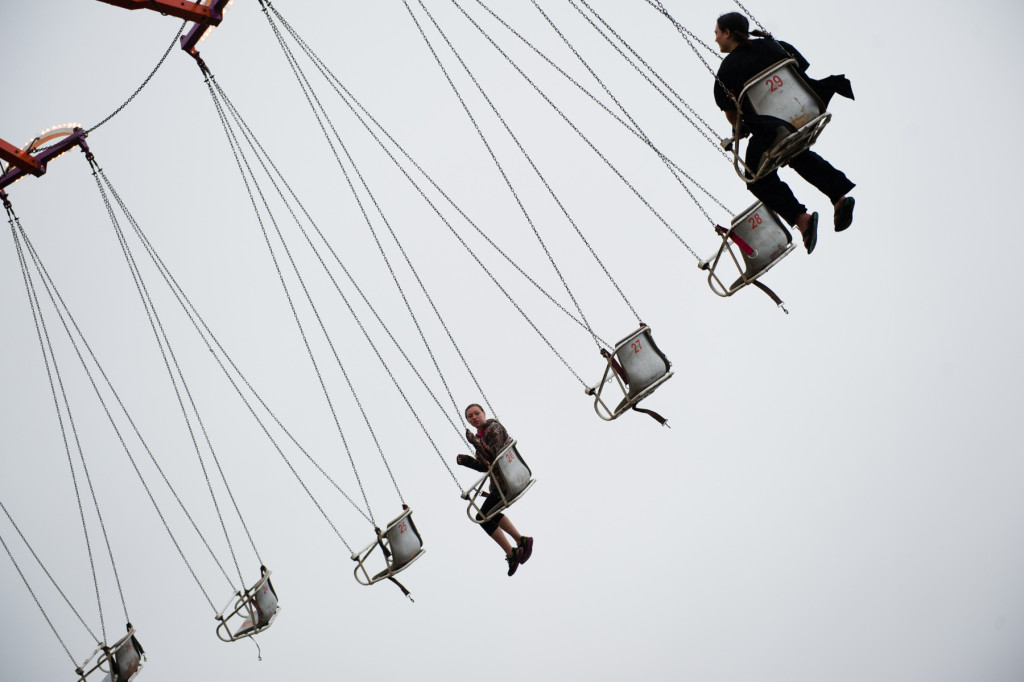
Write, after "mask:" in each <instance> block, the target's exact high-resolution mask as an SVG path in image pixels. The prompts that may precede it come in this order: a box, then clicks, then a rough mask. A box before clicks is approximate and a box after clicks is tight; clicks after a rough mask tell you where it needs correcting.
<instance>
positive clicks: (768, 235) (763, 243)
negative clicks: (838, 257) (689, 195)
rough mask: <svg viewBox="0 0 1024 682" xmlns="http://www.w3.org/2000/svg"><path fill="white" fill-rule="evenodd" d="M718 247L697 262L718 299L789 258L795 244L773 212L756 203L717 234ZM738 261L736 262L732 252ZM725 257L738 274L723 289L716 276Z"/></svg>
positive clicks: (730, 293) (734, 291)
mask: <svg viewBox="0 0 1024 682" xmlns="http://www.w3.org/2000/svg"><path fill="white" fill-rule="evenodd" d="M720 235H721V237H722V245H721V246H719V247H718V251H717V252H716V253H715V255H714V256H712V257H711V258H709V259H707V260H706V261H701V263H700V268H701V269H703V270H707V271H708V285H709V286H710V287H711V290H712V291H713V292H715V293H716V294H718V295H719V296H722V297H728V296H732V295H733V294H735V293H736V292H737V291H739V290H740V289H742V288H743V287H745V286H747V285H748V284H751V283H753V282H754V281H755V280H757V278H759V277H760V276H761V275H763V274H764V273H766V272H768V271H769V270H771V269H772V268H773V267H775V266H776V265H777V264H778V263H779V261H781V260H782V259H783V258H785V257H786V256H787V255H789V252H790V251H792V250H793V248H794V247H795V246H796V244H795V243H794V242H793V237H792V235H790V233H789V230H787V229H786V226H785V225H783V224H782V221H781V220H780V219H779V216H778V215H776V214H775V212H774V211H772V210H771V209H769V208H768V207H766V206H765V205H764V204H763V203H761V202H760V201H758V202H757V203H755V204H752V205H751V206H748V207H747V209H746V210H745V211H743V212H742V213H740V214H739V215H737V216H736V217H735V218H733V221H732V225H731V227H730V229H729V230H727V231H723V232H720ZM737 251H739V255H740V257H739V258H737V256H736V252H737ZM726 253H728V254H729V258H728V259H727V260H729V261H731V262H732V263H733V265H735V266H736V269H737V271H738V272H739V275H740V276H739V279H737V280H736V281H735V282H733V283H732V284H731V285H729V286H726V285H725V283H724V282H723V281H722V279H721V278H720V277H719V276H718V266H719V265H720V264H721V263H722V261H723V259H722V256H723V255H724V254H726Z"/></svg>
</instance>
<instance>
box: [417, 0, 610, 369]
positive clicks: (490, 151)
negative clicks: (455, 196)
mask: <svg viewBox="0 0 1024 682" xmlns="http://www.w3.org/2000/svg"><path fill="white" fill-rule="evenodd" d="M418 1H419V5H420V8H421V9H422V10H423V12H424V13H425V14H426V15H427V17H428V18H429V19H430V21H431V23H432V24H433V25H434V28H435V29H436V30H437V32H438V33H440V34H441V37H442V38H443V39H444V41H445V43H446V44H447V45H448V49H450V50H451V51H452V54H453V55H455V58H456V59H457V60H458V62H459V64H460V65H461V66H462V68H463V70H464V71H465V72H466V74H467V75H468V76H469V78H470V80H472V81H473V84H474V85H475V86H476V88H477V91H478V92H479V93H480V95H481V96H482V97H483V98H484V101H486V102H487V104H488V106H489V107H490V108H491V111H492V112H493V113H494V115H495V116H496V117H497V119H498V120H499V121H500V122H501V124H502V126H503V127H504V128H505V131H506V132H507V133H508V135H509V137H511V138H512V140H513V142H515V143H516V146H517V147H518V148H519V151H520V152H522V154H523V157H524V158H525V159H526V161H527V162H528V163H529V164H530V167H531V168H533V170H534V172H535V173H536V174H537V177H538V178H539V179H540V181H541V182H542V183H544V186H545V187H546V188H547V190H548V192H549V193H550V194H551V195H552V196H554V192H552V190H551V187H550V186H549V185H548V182H547V180H546V179H545V178H544V176H543V175H542V174H541V172H540V170H539V169H538V168H537V166H536V165H535V164H534V163H533V159H531V158H530V156H529V154H527V153H526V149H524V148H523V145H522V143H520V142H519V139H518V138H517V137H516V136H515V134H514V133H513V132H512V129H511V128H510V127H509V125H508V123H507V122H506V121H505V119H504V117H503V116H502V115H501V114H500V113H499V112H498V109H497V107H495V106H494V103H493V102H491V99H490V98H489V97H488V96H487V93H486V92H485V91H484V89H483V87H482V86H481V85H480V83H479V81H477V79H476V76H475V75H473V72H472V71H471V70H470V69H469V66H467V65H466V62H465V61H464V60H463V59H462V56H461V55H460V54H459V53H458V51H457V50H456V49H455V47H454V46H453V45H452V43H451V41H450V40H449V39H448V36H447V35H446V34H445V32H444V31H442V30H441V27H440V26H439V25H438V23H437V21H435V19H434V16H433V15H432V14H431V13H430V10H428V9H427V8H426V5H424V4H423V2H422V0H418ZM403 4H404V5H405V7H406V10H407V11H408V12H409V16H411V17H412V19H413V22H415V24H416V27H417V28H418V29H419V32H420V35H421V36H422V37H423V40H424V41H425V42H426V43H427V47H428V48H429V49H430V52H431V54H432V55H433V56H434V60H435V61H436V62H437V65H438V66H439V67H440V69H441V71H442V72H443V73H444V76H445V79H446V80H447V81H448V84H449V85H450V86H451V88H452V91H453V92H454V93H455V96H456V97H457V98H458V100H459V103H460V104H461V105H462V108H463V110H464V111H465V112H466V115H467V116H468V117H469V119H470V122H471V123H472V124H473V127H474V128H475V129H476V132H477V134H478V135H479V136H480V140H481V142H483V145H484V147H485V148H486V149H487V153H488V154H489V155H490V157H491V160H493V161H494V164H495V166H497V168H498V172H499V173H501V176H502V178H503V179H504V180H505V185H506V186H507V187H508V190H509V192H511V193H512V196H513V198H514V199H515V201H516V204H517V205H518V206H519V209H520V211H521V212H522V214H523V217H525V218H526V222H527V223H529V225H530V229H531V230H532V231H533V234H534V236H535V237H536V238H537V241H538V243H540V245H541V248H542V249H543V250H544V253H545V255H546V256H547V258H548V262H550V263H551V267H552V268H553V269H554V270H555V273H556V274H557V275H558V279H559V280H561V282H562V286H563V287H564V288H565V291H566V293H567V294H569V298H570V299H571V300H572V302H573V305H574V306H575V307H576V312H577V313H579V316H580V319H581V320H582V321H583V324H584V325H586V328H587V331H588V332H589V333H590V336H591V337H592V338H593V340H594V343H595V344H596V345H597V347H598V348H599V349H600V348H602V347H603V346H602V342H601V340H600V339H599V338H598V336H597V334H595V333H594V330H593V328H592V327H591V326H590V323H589V322H587V318H586V316H585V315H584V314H583V309H582V308H581V307H580V304H579V302H578V301H577V300H576V297H575V296H574V295H573V293H572V290H571V289H570V288H569V284H568V283H567V282H566V281H565V277H564V276H563V275H562V271H561V270H559V268H558V265H557V264H556V263H555V259H554V257H553V256H552V255H551V252H550V251H549V250H548V247H547V244H545V243H544V239H543V238H542V237H541V236H540V232H539V231H538V230H537V226H536V225H535V224H534V222H533V219H532V218H531V217H530V214H529V212H528V211H527V210H526V206H525V205H523V202H522V199H520V197H519V193H518V192H516V190H515V187H514V186H513V184H512V181H511V179H510V178H509V177H508V174H507V173H506V172H505V169H504V167H503V166H502V165H501V163H500V162H499V161H498V157H497V156H496V155H495V153H494V150H493V149H491V146H490V144H489V143H488V142H487V138H486V137H485V136H484V134H483V131H482V130H481V129H480V126H479V125H478V124H477V122H476V119H475V118H474V117H473V114H472V113H471V112H470V110H469V107H468V106H467V105H466V102H465V100H464V99H463V98H462V94H461V93H460V92H459V90H458V88H457V87H456V86H455V83H454V81H452V79H451V76H450V75H449V74H448V71H447V69H445V67H444V64H443V63H442V62H441V59H440V56H439V55H438V54H437V52H435V51H434V47H433V45H432V44H431V43H430V40H429V39H428V38H427V34H426V33H425V32H424V30H423V27H422V26H420V23H419V21H417V20H416V16H415V15H414V14H413V13H412V9H411V8H410V7H409V3H408V2H407V1H406V0H403ZM556 201H557V198H556ZM558 203H559V207H561V202H558ZM562 210H563V212H565V209H564V208H563V209H562Z"/></svg>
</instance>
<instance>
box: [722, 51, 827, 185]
mask: <svg viewBox="0 0 1024 682" xmlns="http://www.w3.org/2000/svg"><path fill="white" fill-rule="evenodd" d="M738 101H739V102H740V107H741V110H742V107H743V105H744V104H747V105H749V107H750V108H751V109H752V110H753V112H754V113H755V114H757V115H759V116H771V117H773V118H777V119H779V120H782V121H785V122H786V123H788V124H789V125H791V126H793V130H783V129H780V133H779V136H778V137H777V138H776V140H775V142H774V144H772V146H771V147H769V149H768V150H767V151H765V153H764V155H762V157H761V161H760V163H759V164H758V167H757V168H750V167H748V166H747V165H746V164H745V163H744V162H743V161H742V160H741V158H740V156H741V155H740V138H739V126H740V121H739V120H738V119H737V122H736V127H735V129H734V131H733V135H734V139H733V145H732V151H733V165H734V167H735V168H736V172H737V173H738V174H739V176H740V177H741V178H743V181H744V182H747V183H750V182H754V181H755V180H760V179H761V178H763V177H764V176H766V175H768V174H769V173H771V172H772V171H774V170H776V169H777V168H779V167H780V166H784V165H786V164H787V163H789V162H790V161H791V160H792V159H793V157H795V156H797V155H798V154H801V153H803V152H804V151H806V150H807V149H810V148H811V145H813V144H814V142H815V140H817V139H818V136H819V135H821V132H822V130H824V129H825V126H826V125H827V124H828V122H829V121H830V120H831V118H832V114H830V113H828V112H827V111H825V105H824V103H823V102H822V101H821V98H819V97H818V95H817V93H815V92H814V90H812V89H811V87H810V86H809V85H808V84H807V82H806V81H805V80H804V79H803V77H802V76H801V75H800V72H799V70H797V68H796V60H795V59H784V60H782V61H781V62H778V63H776V64H773V65H772V66H770V67H768V68H767V69H765V70H764V71H762V72H761V73H759V74H757V75H756V76H754V77H753V78H751V79H750V80H749V81H747V83H746V85H744V86H743V90H742V91H741V92H740V96H739V98H738ZM748 176H749V177H748Z"/></svg>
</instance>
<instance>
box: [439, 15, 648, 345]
mask: <svg viewBox="0 0 1024 682" xmlns="http://www.w3.org/2000/svg"><path fill="white" fill-rule="evenodd" d="M452 4H453V5H455V6H456V7H457V8H458V9H459V11H460V12H462V15H463V16H464V17H466V19H467V20H468V21H469V22H470V23H471V24H473V26H474V27H475V28H476V29H477V31H479V32H480V34H481V35H483V36H484V37H485V38H486V39H487V40H488V41H489V42H490V43H491V45H492V46H493V47H494V49H495V50H497V51H498V53H499V54H501V56H502V57H504V58H505V60H506V61H507V62H508V63H509V64H510V65H512V67H513V68H515V69H516V71H517V72H519V74H520V75H521V76H522V77H523V78H524V79H525V80H526V82H527V83H529V84H530V85H531V86H533V88H534V89H535V90H537V92H538V93H539V94H540V95H541V97H543V98H544V99H545V101H547V102H548V104H550V105H551V106H552V107H553V108H554V109H555V111H556V112H557V113H558V114H559V115H560V116H561V117H562V119H563V120H565V121H566V122H567V123H568V124H569V126H570V127H571V128H572V129H573V130H574V131H576V134H577V135H579V136H580V137H582V138H583V139H584V140H586V137H585V136H584V135H583V133H582V132H581V131H580V130H579V128H577V127H576V125H575V124H574V123H573V122H572V121H570V120H569V118H568V117H567V116H565V114H563V113H562V111H561V110H560V109H559V108H558V107H557V106H555V104H554V102H552V101H551V100H550V99H549V98H548V97H547V95H545V94H544V93H543V92H542V91H541V90H540V88H538V87H537V85H536V84H535V83H534V82H533V81H532V80H531V79H530V78H529V76H527V75H526V73H525V72H523V70H522V69H520V68H519V65H518V64H516V63H515V62H513V61H512V59H511V58H510V57H509V56H508V54H507V53H506V52H505V51H504V50H502V49H501V48H500V47H499V46H498V44H497V43H496V42H495V41H494V39H493V38H492V37H491V36H490V35H488V33H487V32H486V31H484V29H483V28H482V27H481V26H480V25H479V24H478V23H477V22H476V21H475V20H474V19H473V18H472V17H471V16H470V15H469V14H468V13H467V12H466V10H465V9H463V7H462V6H461V5H459V3H458V2H457V0H452ZM538 9H539V8H538ZM542 13H543V12H542ZM435 25H436V24H435ZM449 45H450V43H449ZM453 51H454V50H453ZM474 82H475V80H474ZM477 87H479V85H478V86H477ZM485 97H486V95H485ZM495 113H496V114H497V110H495ZM499 118H500V115H499ZM502 122H503V123H504V121H502ZM506 129H508V126H507V125H506ZM509 134H510V135H511V134H512V133H511V130H509ZM512 139H513V140H515V141H516V144H517V145H519V149H520V150H521V151H522V152H523V155H524V156H526V159H527V161H529V162H530V165H531V166H532V167H533V169H534V171H535V172H536V173H537V176H538V177H539V178H540V179H541V182H543V183H544V187H545V188H547V190H548V193H549V194H550V195H551V198H552V199H554V201H555V203H556V204H557V205H558V208H559V209H561V211H562V214H563V215H564V216H565V218H566V220H568V221H569V224H570V225H572V228H573V229H574V230H575V231H576V235H577V236H578V237H579V238H580V241H582V242H583V245H584V246H586V247H587V250H588V251H589V252H590V255H591V256H593V257H594V260H595V261H596V262H597V264H598V266H600V268H601V270H602V272H604V274H605V277H607V278H608V281H609V282H611V284H612V286H613V287H615V291H617V292H618V294H619V296H620V297H621V298H622V300H623V301H624V302H625V304H626V306H627V307H628V308H629V310H630V312H631V313H633V317H635V318H636V319H637V320H640V319H641V317H640V314H639V313H637V311H636V308H635V307H633V303H632V302H631V301H630V300H629V298H628V297H627V296H626V294H625V292H623V291H622V287H620V286H619V283H618V282H616V281H615V278H614V277H612V274H611V273H610V272H609V271H608V268H607V267H606V266H605V264H604V262H602V261H601V258H600V257H599V256H598V255H597V252H596V251H594V247H593V246H592V245H591V244H590V242H589V241H588V240H587V238H586V236H585V235H584V234H583V231H582V230H580V228H579V226H578V225H577V224H576V221H575V220H573V218H572V216H571V215H570V214H569V212H568V210H566V208H565V206H563V205H562V202H561V201H560V200H559V199H558V197H557V196H556V195H555V192H554V190H552V189H551V186H550V185H548V182H547V180H546V179H545V178H544V177H543V176H542V175H541V174H540V171H539V170H538V169H537V167H536V166H534V164H533V161H532V160H531V159H530V157H529V156H528V155H527V154H526V150H525V149H523V147H522V145H520V144H519V141H518V140H516V138H515V136H513V138H512ZM588 142H589V141H588ZM599 155H600V154H599ZM602 158H603V157H602ZM605 162H606V163H607V159H605ZM542 244H543V242H542ZM545 251H546V248H545ZM549 258H550V254H549ZM559 276H561V273H559ZM563 283H564V282H563ZM570 295H571V293H570ZM574 302H575V300H574ZM577 307H578V306H577ZM581 314H582V313H581ZM591 334H593V335H594V336H595V338H596V334H594V333H593V332H591ZM597 340H598V341H599V344H598V345H599V346H608V345H609V344H608V343H607V342H605V341H604V340H602V339H597Z"/></svg>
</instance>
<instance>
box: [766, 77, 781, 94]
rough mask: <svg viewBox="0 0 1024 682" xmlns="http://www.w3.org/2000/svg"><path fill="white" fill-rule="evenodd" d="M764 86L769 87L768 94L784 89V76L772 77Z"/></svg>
mask: <svg viewBox="0 0 1024 682" xmlns="http://www.w3.org/2000/svg"><path fill="white" fill-rule="evenodd" d="M764 84H765V85H767V86H768V92H775V91H776V90H778V89H779V88H781V87H782V76H772V77H771V78H769V79H768V80H766V81H765V82H764Z"/></svg>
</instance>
